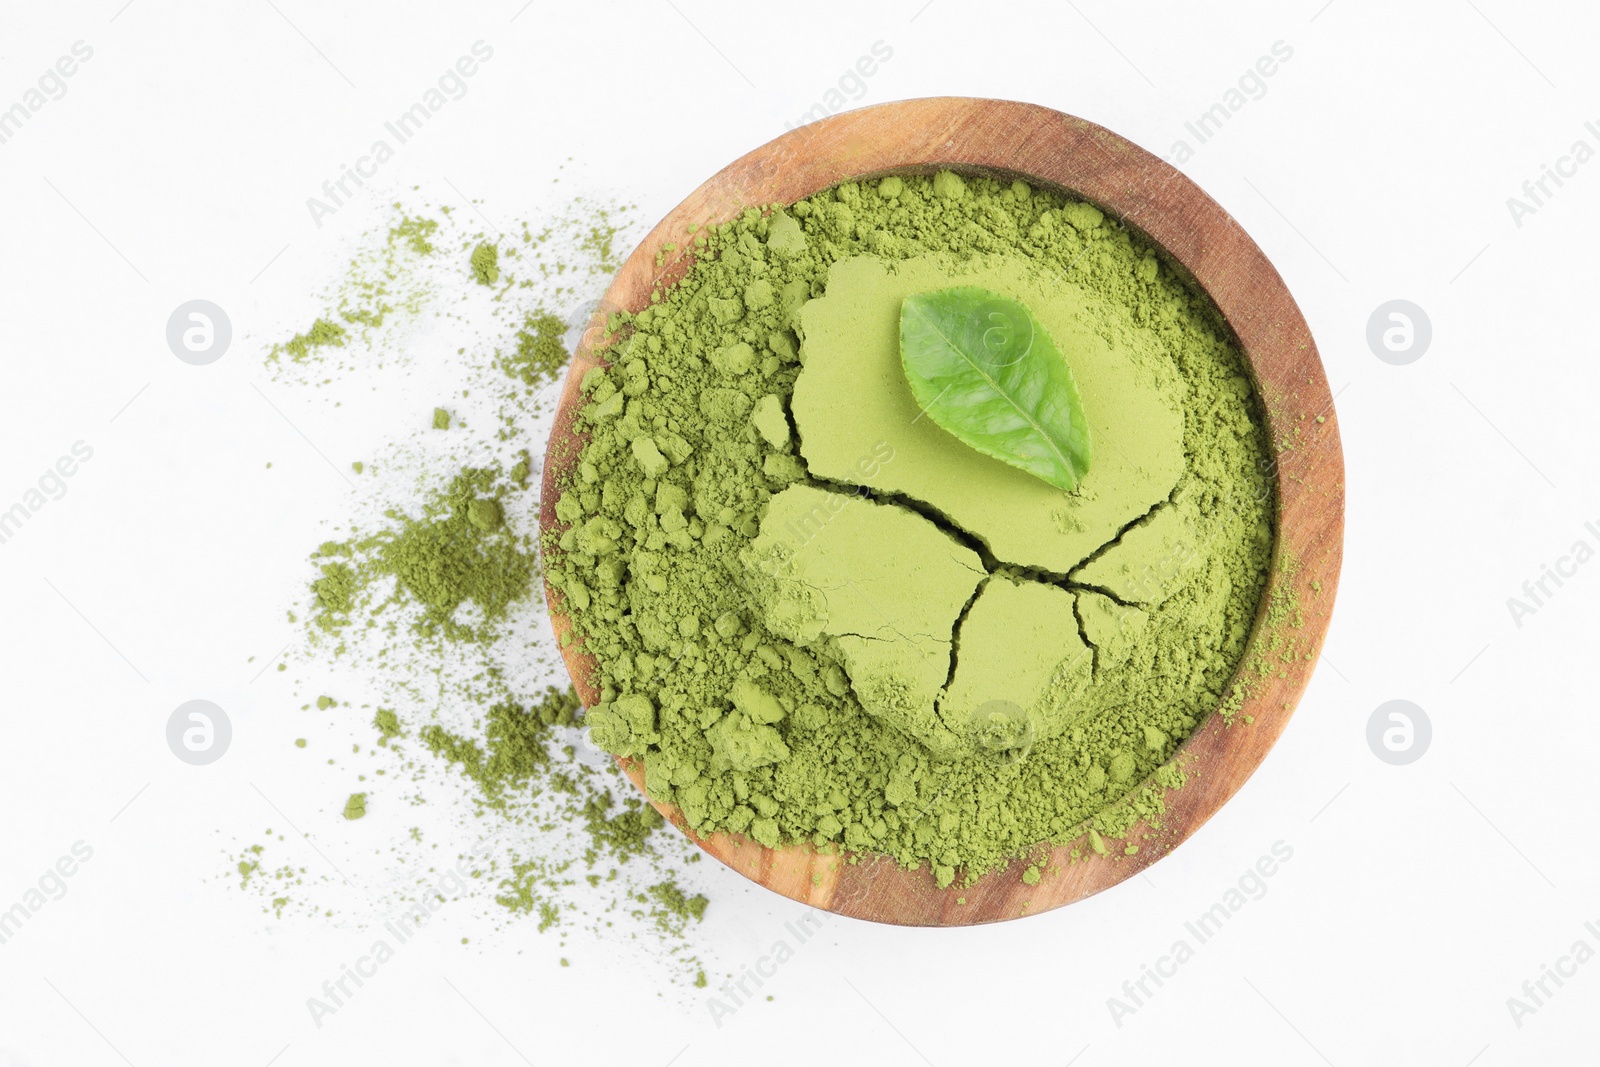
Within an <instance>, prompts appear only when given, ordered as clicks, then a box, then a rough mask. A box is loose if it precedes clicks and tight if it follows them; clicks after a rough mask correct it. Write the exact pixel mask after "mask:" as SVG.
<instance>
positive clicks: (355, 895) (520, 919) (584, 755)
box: [228, 200, 708, 985]
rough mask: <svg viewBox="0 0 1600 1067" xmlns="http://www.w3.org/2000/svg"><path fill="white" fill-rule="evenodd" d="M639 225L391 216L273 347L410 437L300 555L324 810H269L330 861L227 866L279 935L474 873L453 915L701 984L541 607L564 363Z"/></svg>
mask: <svg viewBox="0 0 1600 1067" xmlns="http://www.w3.org/2000/svg"><path fill="white" fill-rule="evenodd" d="M626 225H631V216H630V213H629V209H627V208H622V207H617V206H615V205H612V204H609V203H604V202H599V201H593V200H577V201H573V202H572V203H570V204H569V205H568V206H567V207H565V208H563V209H560V210H558V211H556V212H554V213H552V214H551V215H550V216H549V217H548V218H545V219H542V220H539V221H537V222H533V221H530V222H527V223H518V224H515V225H513V226H509V227H507V229H506V231H505V233H504V234H503V235H496V236H494V237H490V236H487V235H485V234H483V233H481V232H478V231H477V230H476V229H474V228H473V227H472V226H471V225H469V224H468V222H467V220H466V216H464V215H463V214H462V213H460V212H455V211H452V210H451V209H449V208H448V207H442V206H441V207H429V206H426V205H422V204H417V203H408V204H406V205H405V206H402V205H398V204H397V205H395V206H394V207H393V209H392V210H391V212H390V214H389V217H388V218H387V219H386V220H384V221H381V222H379V223H377V224H375V225H373V226H372V227H371V228H370V229H369V231H368V233H367V235H366V236H365V237H364V238H363V239H362V242H361V245H360V247H358V248H357V249H356V251H355V252H354V254H353V255H352V257H351V260H350V266H349V268H348V270H347V271H346V272H345V275H344V276H343V277H342V278H341V279H339V280H338V281H337V282H335V283H334V284H333V285H332V286H330V287H329V288H328V289H327V290H326V291H325V292H324V293H323V296H322V307H320V308H319V309H317V310H316V311H315V312H313V313H311V314H308V315H307V316H306V320H305V321H310V322H312V323H313V325H312V326H310V327H309V328H307V329H303V330H299V331H294V332H292V333H291V334H290V336H289V339H288V340H287V341H284V342H280V343H278V344H275V345H271V346H269V348H268V351H267V353H266V355H265V361H266V364H267V366H268V368H269V370H271V371H272V372H273V374H274V377H275V379H276V382H277V384H278V385H279V386H280V387H298V388H302V389H304V390H307V394H306V395H307V399H308V400H313V402H314V400H315V399H316V398H323V397H325V398H327V399H326V400H324V401H323V402H324V403H325V404H326V406H327V409H328V410H329V412H330V416H329V417H332V418H337V416H335V415H332V414H331V412H332V409H334V408H337V407H339V406H340V405H341V403H342V402H343V400H344V399H345V398H347V397H348V396H349V395H350V394H351V391H352V390H354V391H356V392H357V393H359V392H360V391H362V390H363V389H364V388H367V387H370V389H371V391H372V393H373V394H374V395H375V396H378V397H381V398H382V402H383V403H384V404H386V405H389V406H391V407H392V406H395V405H399V404H409V405H411V414H410V416H409V417H406V416H405V413H404V412H400V413H399V414H400V416H401V417H400V418H397V419H396V420H395V425H396V426H398V427H402V429H401V430H400V432H399V435H398V436H396V437H394V438H392V439H390V440H387V441H383V440H379V441H372V442H367V443H366V444H365V445H364V446H363V448H362V453H361V454H362V459H360V460H357V461H353V462H352V461H346V462H347V464H348V466H349V469H350V470H351V471H353V472H354V473H355V475H358V476H359V477H354V478H347V480H349V481H350V484H351V486H352V488H353V489H354V493H353V495H352V498H351V501H352V502H351V505H350V507H349V509H348V512H347V513H346V514H342V515H337V516H334V517H332V518H330V520H329V522H328V523H327V524H326V525H327V526H328V527H329V529H328V531H327V533H326V534H325V535H324V537H323V539H322V542H321V543H320V544H317V545H315V547H314V548H312V550H311V551H310V552H309V554H308V557H307V562H306V565H305V568H306V569H305V571H304V572H303V584H302V585H301V587H300V590H299V591H298V593H297V595H296V596H295V600H296V603H295V606H294V607H293V608H291V610H290V611H289V614H288V617H289V621H290V623H291V624H292V625H293V627H294V628H295V631H296V633H297V634H298V638H297V641H296V643H295V644H294V645H292V646H291V650H290V651H289V652H288V653H287V654H286V655H285V656H284V658H283V659H282V660H281V661H280V662H279V664H278V668H279V671H280V672H286V673H279V674H278V675H275V677H281V678H282V679H283V681H282V683H281V684H282V685H284V686H291V687H293V688H294V689H296V690H299V691H305V690H310V692H311V693H313V694H317V693H319V692H320V693H322V694H324V695H323V696H322V697H321V699H312V698H303V699H301V700H300V701H297V702H296V704H295V706H298V707H300V708H301V710H300V711H297V712H291V713H289V714H293V715H296V716H298V719H297V721H296V722H295V723H294V724H293V726H292V729H291V732H290V734H289V736H290V737H291V738H292V739H293V741H292V743H290V742H289V741H286V742H285V743H284V751H285V753H286V757H285V758H287V759H290V760H293V761H299V765H300V766H301V767H302V768H307V767H310V768H312V769H310V770H305V769H303V770H302V774H310V775H311V777H312V780H320V781H322V783H323V784H322V786H321V795H320V797H306V796H283V797H280V796H278V795H276V794H275V795H274V800H277V801H282V802H284V803H286V804H288V805H291V806H293V807H294V808H295V809H296V810H305V809H307V808H310V807H314V806H316V805H317V804H318V801H319V800H320V806H321V808H322V810H323V812H324V818H323V819H322V820H321V821H320V822H319V823H314V824H313V825H308V826H305V827H304V828H305V829H306V831H307V834H308V837H309V838H312V839H320V840H319V842H318V844H317V847H318V849H320V852H313V853H307V852H305V851H304V843H303V842H301V841H299V840H297V838H296V836H294V835H289V836H285V835H283V834H277V833H273V832H272V831H268V832H267V833H266V834H265V835H260V836H255V837H254V839H253V840H252V838H251V837H249V836H247V837H246V838H245V839H244V841H243V842H242V843H238V844H235V845H233V846H232V847H230V848H229V850H228V857H229V858H228V863H229V872H230V880H231V881H232V883H233V884H235V885H236V886H238V887H239V888H241V889H242V890H244V891H245V892H246V893H249V894H251V895H253V896H256V897H257V898H258V899H260V900H261V902H262V906H263V908H264V910H266V911H267V912H268V913H269V914H270V915H272V916H273V917H274V918H275V919H284V918H285V917H288V918H294V917H296V916H300V917H302V918H304V917H310V916H319V917H321V918H323V919H325V920H329V921H335V922H339V923H355V924H357V925H364V924H370V923H376V922H377V921H378V920H379V919H380V918H383V917H386V916H387V917H392V916H393V915H395V914H402V913H404V914H413V915H414V914H417V912H416V909H415V902H416V900H417V899H418V894H422V895H424V896H426V895H429V894H433V895H440V894H438V891H437V886H439V885H440V884H442V883H441V881H440V879H441V878H447V879H448V880H449V881H450V884H452V885H454V884H455V882H456V881H457V879H456V878H454V877H453V876H452V875H451V874H450V872H457V871H470V872H471V873H470V877H465V878H462V879H459V880H460V881H461V882H462V884H461V885H460V887H459V888H455V889H452V890H450V891H449V892H448V893H445V894H443V896H445V897H448V898H449V899H448V901H447V904H448V907H449V908H451V909H457V910H459V911H460V912H462V913H463V914H464V915H469V914H470V915H475V916H479V917H480V918H482V917H486V918H488V919H489V920H490V921H491V922H492V923H493V925H494V926H495V927H497V928H501V929H505V930H507V931H508V932H510V931H515V930H518V929H521V928H524V927H526V928H527V929H530V930H537V931H540V932H544V933H547V935H548V936H549V937H551V938H553V939H555V942H556V943H555V944H554V945H552V947H558V948H560V949H561V951H562V952H563V953H565V954H567V955H570V954H571V953H572V952H574V951H576V950H578V949H579V948H581V947H582V946H583V945H584V944H586V943H588V942H590V941H593V940H599V941H601V942H603V943H604V944H606V945H607V946H608V948H607V949H606V951H608V952H614V951H617V950H618V946H619V945H621V946H627V947H628V949H629V950H631V951H637V952H641V953H643V954H644V955H646V956H648V957H650V958H653V959H656V960H658V961H660V963H661V964H662V965H664V966H665V967H667V968H668V970H669V972H670V973H671V974H672V976H673V977H674V978H675V979H676V980H679V981H681V982H683V983H684V984H686V985H689V984H692V983H694V982H695V981H699V982H704V981H705V979H704V971H705V965H704V963H703V962H702V960H701V958H700V956H699V951H700V950H699V949H698V948H697V947H696V945H695V942H694V940H693V938H692V935H693V931H694V928H695V927H696V926H698V924H699V922H700V920H701V918H702V916H703V915H704V914H705V912H706V908H707V905H708V902H707V898H706V897H705V895H704V894H703V893H702V892H701V890H700V888H698V881H699V880H698V879H696V878H694V877H691V875H692V874H693V873H694V872H695V871H696V870H698V868H697V867H696V864H698V863H699V856H700V854H699V852H698V850H696V849H695V848H694V847H693V846H692V845H690V844H689V843H688V842H686V841H685V840H684V839H683V838H682V836H681V835H679V834H677V833H676V832H675V831H672V830H671V829H670V828H668V827H666V826H665V824H664V823H663V821H662V820H661V818H660V817H659V816H658V815H657V814H656V812H655V810H654V809H653V808H651V807H650V806H649V805H648V804H646V803H645V802H644V801H643V799H642V798H641V797H640V796H639V794H638V791H637V790H636V789H634V788H633V786H632V785H631V783H629V782H628V781H627V780H626V779H625V778H624V777H623V776H622V774H621V773H620V772H619V771H618V770H617V768H616V766H615V764H614V762H613V761H612V759H611V758H610V757H609V756H607V755H606V754H604V753H602V752H600V751H598V750H597V749H595V748H594V747H593V746H592V744H590V743H589V741H588V739H587V736H586V730H585V729H584V728H583V726H582V720H581V710H582V709H581V707H580V705H579V704H578V701H577V699H576V697H575V695H574V694H573V693H572V691H571V689H570V686H568V684H567V680H566V676H565V670H564V667H563V666H562V664H561V661H560V658H559V654H558V652H557V650H556V649H555V648H554V644H553V638H551V637H550V627H549V622H548V620H547V619H546V617H545V615H544V611H543V603H542V597H540V596H538V595H536V591H537V588H538V586H537V583H538V581H539V561H538V556H537V551H536V537H535V518H534V516H535V514H536V512H537V508H538V488H537V486H538V481H539V473H540V471H539V464H538V461H537V460H536V459H535V458H534V455H533V454H532V451H536V450H537V449H538V448H539V447H540V443H542V441H543V439H544V436H545V435H546V434H547V433H548V428H547V427H548V422H549V418H550V416H551V414H552V413H553V409H554V403H555V400H556V395H557V389H556V385H557V379H558V376H559V374H560V372H561V371H562V369H563V368H564V366H565V364H566V362H567V360H568V358H569V356H568V353H567V349H566V347H565V343H564V340H563V338H564V336H565V335H566V334H567V333H568V332H569V330H570V329H571V328H572V326H573V325H575V324H576V323H578V322H581V321H583V320H586V318H587V316H588V314H589V308H590V307H592V304H593V298H594V297H595V296H597V295H598V293H599V292H601V291H602V290H603V289H604V287H605V285H606V284H607V283H608V282H609V279H610V277H611V276H612V274H613V273H614V272H615V270H616V268H617V266H618V263H617V262H616V260H615V255H616V253H615V249H616V247H617V245H618V241H619V239H618V230H619V228H620V227H623V226H626ZM551 308H555V309H560V310H561V311H562V312H563V313H564V314H565V315H566V317H565V318H563V317H562V316H561V315H558V314H556V313H555V312H552V311H549V310H547V309H551ZM434 335H442V337H441V339H448V340H446V341H445V343H447V344H448V345H449V348H448V349H443V348H442V346H441V345H440V344H439V341H437V340H436V341H429V340H428V338H429V337H430V336H434ZM419 338H421V339H422V340H421V341H419ZM396 372H399V373H398V374H397V373H396ZM424 383H431V384H424ZM407 426H409V427H410V429H409V430H407V429H403V427H407ZM435 427H437V428H438V429H448V431H449V432H448V433H435V432H434V429H433V428H435ZM530 445H531V446H532V449H530ZM334 676H336V677H338V678H339V679H340V681H339V684H338V687H337V688H335V687H334V686H333V685H332V684H330V683H329V682H327V681H326V680H325V679H327V678H329V677H334ZM330 692H331V693H334V694H336V695H337V699H335V698H334V697H333V696H327V695H326V694H327V693H330ZM323 854H326V855H327V856H329V857H337V863H338V869H337V870H335V869H333V868H332V867H331V866H330V865H328V864H327V863H325V862H323V861H322V859H321V856H322V855H323ZM347 873H348V874H349V875H350V876H351V880H353V881H354V882H355V883H357V884H358V888H357V887H353V886H352V885H351V884H350V883H349V882H347V880H346V878H345V877H344V876H345V875H346V874H347ZM430 910H431V909H430ZM422 915H423V918H424V919H426V913H422ZM513 936H514V934H513ZM567 962H568V961H567V959H566V958H563V959H562V960H561V963H562V965H566V964H567Z"/></svg>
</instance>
